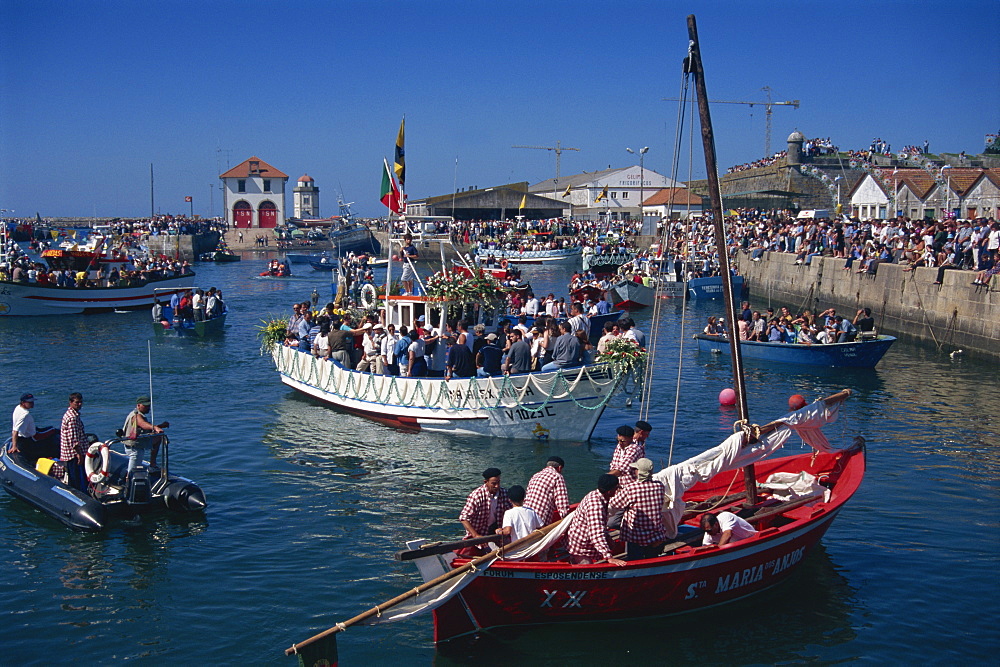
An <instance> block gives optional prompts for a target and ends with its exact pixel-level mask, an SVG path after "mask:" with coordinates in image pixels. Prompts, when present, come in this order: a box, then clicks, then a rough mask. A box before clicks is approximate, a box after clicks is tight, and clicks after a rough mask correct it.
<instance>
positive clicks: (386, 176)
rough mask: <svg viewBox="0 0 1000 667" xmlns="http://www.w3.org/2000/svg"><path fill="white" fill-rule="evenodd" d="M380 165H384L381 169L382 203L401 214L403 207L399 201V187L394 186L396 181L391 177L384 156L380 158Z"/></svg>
mask: <svg viewBox="0 0 1000 667" xmlns="http://www.w3.org/2000/svg"><path fill="white" fill-rule="evenodd" d="M382 166H383V167H385V169H384V170H383V171H382V196H381V200H382V203H383V204H385V205H386V206H387V207H388V208H389V210H390V211H392V212H393V213H398V214H399V215H402V214H403V207H402V206H401V205H400V202H399V188H398V187H396V181H395V179H393V177H392V172H391V171H389V163H388V162H387V161H386V160H385V158H382Z"/></svg>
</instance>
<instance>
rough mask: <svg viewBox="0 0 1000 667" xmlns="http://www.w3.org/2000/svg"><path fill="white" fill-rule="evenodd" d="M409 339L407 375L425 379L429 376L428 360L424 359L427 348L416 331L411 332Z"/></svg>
mask: <svg viewBox="0 0 1000 667" xmlns="http://www.w3.org/2000/svg"><path fill="white" fill-rule="evenodd" d="M421 317H423V316H421ZM409 337H410V344H409V345H408V346H407V348H406V361H407V364H406V374H407V376H409V377H424V376H426V375H427V360H426V359H424V352H425V351H426V350H427V346H426V345H425V344H424V341H423V340H422V339H421V338H420V332H419V331H417V330H416V329H413V330H412V331H410V334H409Z"/></svg>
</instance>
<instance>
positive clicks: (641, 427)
mask: <svg viewBox="0 0 1000 667" xmlns="http://www.w3.org/2000/svg"><path fill="white" fill-rule="evenodd" d="M652 432H653V427H652V425H651V424H650V423H649V422H647V421H643V420H641V419H640V420H639V421H637V422H636V423H635V434H634V435H633V436H632V442H634V443H635V444H637V445H639V458H643V457H645V456H646V438H648V437H649V434H650V433H652Z"/></svg>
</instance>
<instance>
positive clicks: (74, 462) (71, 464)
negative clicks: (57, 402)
mask: <svg viewBox="0 0 1000 667" xmlns="http://www.w3.org/2000/svg"><path fill="white" fill-rule="evenodd" d="M82 407H83V394H81V393H80V392H78V391H74V392H73V393H72V394H70V395H69V407H67V408H66V413H65V414H64V415H63V418H62V426H61V428H60V429H59V458H60V459H62V460H63V461H64V465H65V466H66V471H67V473H68V474H69V485H70V486H72V487H74V488H77V489H86V488H87V481H86V479H85V476H84V471H83V457H84V455H85V454H86V452H87V445H86V442H87V435H86V434H85V433H84V432H83V421H81V420H80V408H82Z"/></svg>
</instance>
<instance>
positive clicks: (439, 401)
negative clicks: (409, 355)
mask: <svg viewBox="0 0 1000 667" xmlns="http://www.w3.org/2000/svg"><path fill="white" fill-rule="evenodd" d="M271 355H272V357H273V359H274V364H275V366H276V367H277V369H278V372H279V373H280V374H281V381H282V382H284V383H285V384H286V385H288V386H289V387H292V388H293V389H296V390H297V391H300V392H302V393H304V394H307V395H309V396H312V397H313V398H317V399H319V400H321V401H324V402H326V403H329V404H331V405H334V406H336V407H338V408H340V409H342V410H345V411H347V412H351V413H353V414H357V415H360V416H362V417H367V418H369V419H372V420H374V421H378V422H381V423H386V424H390V425H392V426H397V427H400V428H404V429H409V430H414V431H433V432H438V433H451V434H454V435H480V436H488V437H495V438H514V439H528V440H574V441H585V440H588V439H589V438H590V434H591V433H593V431H594V427H595V426H596V425H597V420H598V419H600V418H601V414H602V413H603V412H604V408H605V406H606V405H607V402H608V400H609V399H610V398H611V396H612V395H613V394H614V392H615V390H616V389H617V388H618V384H619V378H617V377H615V374H614V373H613V371H612V369H611V367H610V366H609V365H607V364H598V365H594V366H582V367H579V368H570V369H566V370H560V371H555V372H549V373H523V374H519V375H507V376H497V377H492V378H461V379H459V378H452V379H451V380H444V379H443V378H434V377H421V378H410V377H398V376H394V375H377V374H374V373H362V372H358V371H353V370H348V369H346V368H344V367H343V366H341V365H340V364H339V363H337V362H335V361H326V360H322V359H317V358H316V357H314V356H313V355H312V354H309V353H306V352H300V351H298V350H297V349H295V348H291V347H285V346H282V345H275V346H274V347H273V348H272V350H271Z"/></svg>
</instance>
